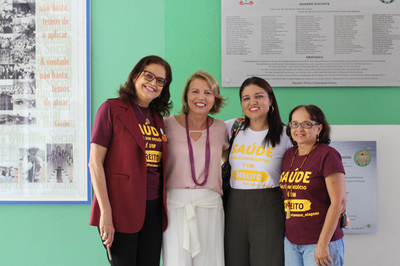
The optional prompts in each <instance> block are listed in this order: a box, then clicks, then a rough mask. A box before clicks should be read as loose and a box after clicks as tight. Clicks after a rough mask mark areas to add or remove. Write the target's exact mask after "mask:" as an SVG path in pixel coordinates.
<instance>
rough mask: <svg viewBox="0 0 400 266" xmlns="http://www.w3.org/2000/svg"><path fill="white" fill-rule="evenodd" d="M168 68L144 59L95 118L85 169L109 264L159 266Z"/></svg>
mask: <svg viewBox="0 0 400 266" xmlns="http://www.w3.org/2000/svg"><path fill="white" fill-rule="evenodd" d="M171 81H172V74H171V67H170V66H169V64H168V63H167V62H166V61H164V60H163V59H162V58H160V57H158V56H147V57H144V58H142V59H141V60H140V61H139V62H138V63H137V64H136V66H135V67H134V68H133V70H132V71H131V73H130V74H129V77H128V80H127V81H126V83H125V84H124V85H123V86H120V89H119V91H118V93H119V97H118V98H117V99H109V100H107V101H105V102H104V103H103V104H102V105H101V106H100V108H99V110H98V111H97V114H96V119H95V121H94V125H93V133H92V140H91V149H90V159H89V168H90V175H91V178H92V183H93V189H94V194H95V195H94V197H93V205H92V213H91V217H90V225H93V226H97V227H98V229H99V232H100V237H101V239H102V241H103V245H104V247H105V248H106V250H107V256H108V260H109V262H110V264H111V265H138V266H152V265H154V266H156V265H157V266H158V265H159V264H160V252H161V243H162V232H163V231H164V230H165V229H166V227H167V207H166V193H165V183H166V159H167V142H166V138H165V135H164V123H163V117H162V116H163V115H167V114H169V110H170V108H171V102H170V100H169V99H170V92H169V86H170V83H171Z"/></svg>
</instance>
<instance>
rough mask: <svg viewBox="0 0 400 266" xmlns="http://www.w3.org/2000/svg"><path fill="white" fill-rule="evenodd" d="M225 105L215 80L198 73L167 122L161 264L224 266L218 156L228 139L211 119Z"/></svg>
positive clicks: (223, 129) (191, 80)
mask: <svg viewBox="0 0 400 266" xmlns="http://www.w3.org/2000/svg"><path fill="white" fill-rule="evenodd" d="M224 101H225V99H224V98H223V97H222V96H221V95H220V91H219V85H218V83H217V81H216V80H215V79H214V77H213V76H211V75H210V74H209V73H207V72H205V71H201V70H198V71H196V72H195V73H194V74H193V75H191V76H190V77H189V78H188V80H187V81H186V85H185V87H184V89H183V92H182V111H181V114H179V115H171V116H169V117H167V118H165V121H164V123H165V133H166V134H167V137H168V155H169V156H168V161H167V203H168V221H169V225H168V228H167V230H166V231H165V232H164V236H163V252H162V254H163V266H179V265H187V266H203V265H210V266H211V265H212V266H224V265H225V263H224V210H223V206H222V198H221V195H222V178H221V155H222V152H223V150H225V149H227V148H228V138H227V134H226V127H225V124H224V122H223V121H222V120H218V119H214V118H212V117H210V116H209V115H210V114H211V115H212V114H216V113H218V112H219V111H220V109H221V107H222V105H223V103H224Z"/></svg>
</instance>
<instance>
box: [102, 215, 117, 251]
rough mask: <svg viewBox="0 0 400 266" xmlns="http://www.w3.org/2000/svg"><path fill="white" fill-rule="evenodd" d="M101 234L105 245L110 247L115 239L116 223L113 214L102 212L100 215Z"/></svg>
mask: <svg viewBox="0 0 400 266" xmlns="http://www.w3.org/2000/svg"><path fill="white" fill-rule="evenodd" d="M99 229H100V235H101V239H103V245H106V246H108V247H110V246H111V245H112V243H113V241H114V233H115V229H114V224H113V220H112V215H111V214H108V213H102V214H101V216H100V224H99Z"/></svg>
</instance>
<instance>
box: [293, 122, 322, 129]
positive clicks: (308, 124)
mask: <svg viewBox="0 0 400 266" xmlns="http://www.w3.org/2000/svg"><path fill="white" fill-rule="evenodd" d="M300 125H301V127H302V128H305V129H310V128H312V127H313V126H318V125H319V124H318V123H313V122H310V121H305V122H302V123H299V122H296V121H293V122H290V123H289V127H290V128H298V127H299V126H300Z"/></svg>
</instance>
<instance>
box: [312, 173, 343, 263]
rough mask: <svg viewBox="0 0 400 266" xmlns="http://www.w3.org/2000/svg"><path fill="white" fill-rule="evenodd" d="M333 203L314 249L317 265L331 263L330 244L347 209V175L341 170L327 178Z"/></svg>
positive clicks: (326, 181) (327, 186)
mask: <svg viewBox="0 0 400 266" xmlns="http://www.w3.org/2000/svg"><path fill="white" fill-rule="evenodd" d="M325 183H326V188H327V190H328V194H329V198H330V200H331V205H330V206H329V208H328V212H327V214H326V217H325V222H324V226H323V227H322V231H321V234H320V235H319V239H318V243H317V247H316V248H315V251H314V260H315V262H316V263H317V265H323V266H325V265H330V264H331V263H332V262H333V261H332V258H331V257H330V254H329V248H328V245H329V243H330V240H331V238H332V236H333V233H334V232H335V230H336V227H337V225H338V222H339V216H340V214H341V213H342V211H343V210H345V209H346V189H345V177H344V174H343V173H341V172H335V173H332V174H330V175H328V176H327V177H326V178H325Z"/></svg>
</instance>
